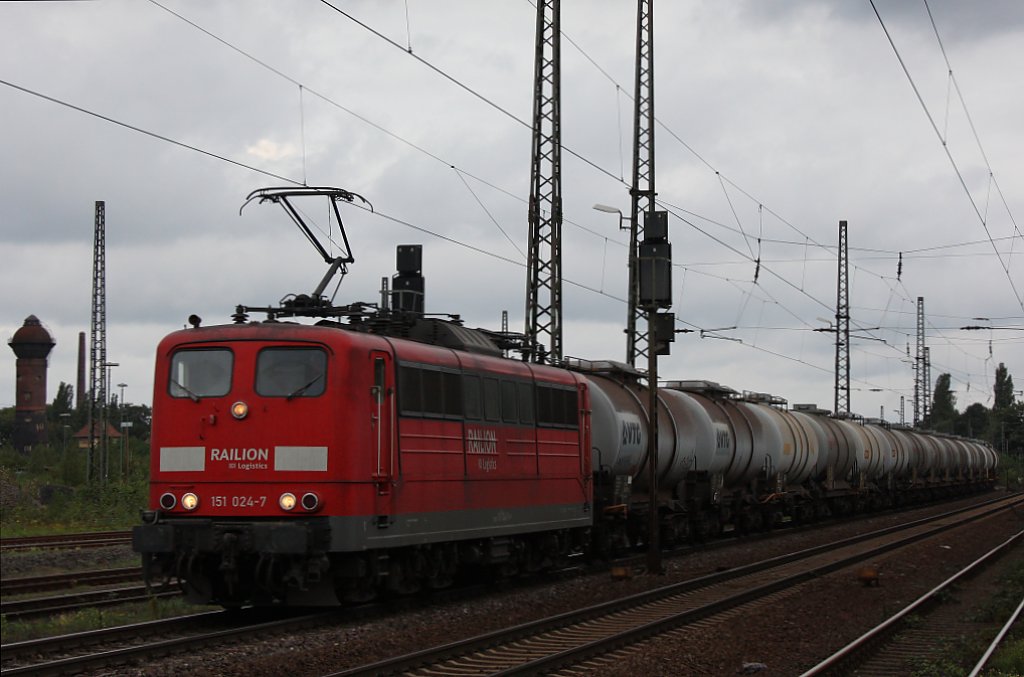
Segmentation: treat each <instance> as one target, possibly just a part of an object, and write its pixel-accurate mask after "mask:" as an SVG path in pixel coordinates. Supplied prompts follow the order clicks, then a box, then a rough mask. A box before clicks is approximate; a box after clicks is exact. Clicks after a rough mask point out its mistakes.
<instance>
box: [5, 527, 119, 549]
mask: <svg viewBox="0 0 1024 677" xmlns="http://www.w3.org/2000/svg"><path fill="white" fill-rule="evenodd" d="M131 540H132V533H131V532H130V531H92V532H86V533H79V534H50V535H46V536H19V537H17V538H4V539H0V550H3V551H14V550H29V549H32V548H81V547H89V548H92V547H100V546H104V545H121V544H125V543H131Z"/></svg>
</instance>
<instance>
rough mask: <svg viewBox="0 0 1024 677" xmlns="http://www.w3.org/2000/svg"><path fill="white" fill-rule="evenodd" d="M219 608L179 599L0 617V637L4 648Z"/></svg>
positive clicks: (155, 599) (152, 599)
mask: <svg viewBox="0 0 1024 677" xmlns="http://www.w3.org/2000/svg"><path fill="white" fill-rule="evenodd" d="M219 608H220V607H212V606H198V605H195V604H190V603H188V602H186V601H185V600H184V599H182V598H180V597H173V598H168V599H158V598H155V597H154V598H150V600H149V601H148V602H143V603H132V604H118V605H116V606H109V607H92V608H88V609H80V610H78V611H70V612H67V613H63V614H59V615H56V616H49V617H45V618H29V619H25V620H8V619H7V618H6V617H0V635H3V642H4V644H7V643H9V642H23V641H25V640H29V639H37V638H40V637H53V636H56V635H67V634H72V633H76V632H84V631H86V630H96V629H99V628H112V627H115V626H118V625H129V624H131V623H142V622H144V621H153V620H160V619H162V618H171V617H174V616H185V615H188V614H197V613H202V612H204V611H212V610H215V609H219Z"/></svg>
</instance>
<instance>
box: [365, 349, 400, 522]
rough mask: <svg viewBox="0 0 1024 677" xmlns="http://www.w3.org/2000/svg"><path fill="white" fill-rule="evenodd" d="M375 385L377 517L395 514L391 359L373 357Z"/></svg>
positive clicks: (381, 355) (372, 408) (378, 354)
mask: <svg viewBox="0 0 1024 677" xmlns="http://www.w3.org/2000/svg"><path fill="white" fill-rule="evenodd" d="M370 366H371V371H372V374H373V385H372V386H371V387H370V425H371V431H372V434H373V442H372V444H373V447H374V454H375V456H376V460H375V470H374V474H373V480H374V484H375V486H376V494H377V500H376V504H377V514H378V515H386V514H389V513H390V512H391V493H392V489H393V484H394V466H395V380H394V379H395V377H394V373H395V371H394V362H393V360H392V357H391V355H389V354H388V353H386V352H382V351H372V352H371V353H370Z"/></svg>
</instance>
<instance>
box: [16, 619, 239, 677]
mask: <svg viewBox="0 0 1024 677" xmlns="http://www.w3.org/2000/svg"><path fill="white" fill-rule="evenodd" d="M231 615H232V614H231V612H229V611H225V610H221V611H206V612H203V613H198V614H189V615H187V616H176V617H174V618H162V619H159V620H154V621H145V622H142V623H133V624H131V625H118V626H115V627H111V628H99V629H97V630H85V631H83V632H74V633H70V634H66V635H57V636H54V637H40V638H38V639H26V640H23V641H21V642H10V643H8V644H3V645H0V654H3V659H4V661H5V662H8V661H15V660H19V659H22V658H24V657H25V656H52V655H54V654H57V653H65V652H67V651H70V650H72V649H76V648H78V647H81V646H84V645H88V644H100V643H109V642H115V641H118V640H121V639H132V640H134V639H138V638H139V637H143V636H147V635H148V636H154V635H159V634H167V633H170V632H173V631H175V630H177V629H179V628H195V627H197V626H201V625H204V624H208V623H219V622H224V621H225V620H227V619H228V618H229V617H230V616H231ZM3 674H4V675H5V676H6V675H7V670H6V669H4V670H3Z"/></svg>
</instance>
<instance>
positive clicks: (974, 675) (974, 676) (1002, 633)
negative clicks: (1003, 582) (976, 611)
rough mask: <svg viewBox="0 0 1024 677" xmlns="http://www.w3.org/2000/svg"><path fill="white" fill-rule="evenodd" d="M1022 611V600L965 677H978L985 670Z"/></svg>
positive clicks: (1023, 602) (1023, 606) (1023, 603)
mask: <svg viewBox="0 0 1024 677" xmlns="http://www.w3.org/2000/svg"><path fill="white" fill-rule="evenodd" d="M1022 610H1024V599H1022V600H1021V601H1020V604H1018V605H1017V610H1016V611H1014V612H1013V613H1012V614H1011V615H1010V618H1009V620H1007V621H1006V623H1004V624H1003V627H1002V628H1001V629H1000V630H999V633H998V634H997V635H996V637H995V639H993V640H992V643H991V644H989V645H988V648H987V649H986V650H985V653H984V654H983V655H982V657H981V658H979V659H978V663H977V665H975V666H974V669H973V670H971V674H969V675H967V677H978V675H980V674H981V671H982V670H984V669H985V665H986V664H987V663H988V660H989V659H990V658H992V654H994V653H995V652H996V649H998V648H999V645H1000V644H1002V642H1003V638H1004V637H1006V633H1008V632H1009V631H1010V628H1011V627H1013V624H1014V623H1016V622H1017V619H1018V618H1019V617H1020V614H1021V611H1022Z"/></svg>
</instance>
